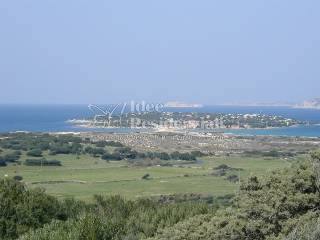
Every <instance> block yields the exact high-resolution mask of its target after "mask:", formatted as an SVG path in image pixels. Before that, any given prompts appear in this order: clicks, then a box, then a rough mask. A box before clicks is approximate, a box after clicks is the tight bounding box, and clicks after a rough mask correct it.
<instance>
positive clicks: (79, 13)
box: [0, 0, 320, 104]
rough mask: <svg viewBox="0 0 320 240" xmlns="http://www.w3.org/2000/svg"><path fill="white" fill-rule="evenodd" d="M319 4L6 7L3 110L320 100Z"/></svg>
mask: <svg viewBox="0 0 320 240" xmlns="http://www.w3.org/2000/svg"><path fill="white" fill-rule="evenodd" d="M319 11H320V1H319V0H314V1H312V0H306V1H301V0H296V1H295V0H258V1H257V0H251V1H246V0H242V1H239V0H234V1H231V0H230V1H229V0H219V1H214V0H207V1H205V0H201V1H196V0H193V1H187V0H145V1H140V0H128V1H121V0H114V1H108V0H100V1H99V0H97V1H89V0H87V1H82V0H73V1H72V0H25V1H23V0H21V1H14V0H3V1H1V2H0V87H1V88H0V89H1V91H0V103H110V102H112V103H115V102H121V101H128V100H132V99H135V100H146V101H154V102H156V101H167V100H180V101H188V102H200V103H207V104H215V103H226V102H236V101H241V102H244V101H274V100H276V101H300V100H303V99H306V98H307V99H308V98H312V97H317V96H318V97H319V96H320V93H319V90H320V46H319V45H320V27H319V24H320V14H319Z"/></svg>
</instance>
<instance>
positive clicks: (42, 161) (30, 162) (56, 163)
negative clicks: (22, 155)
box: [24, 159, 62, 166]
mask: <svg viewBox="0 0 320 240" xmlns="http://www.w3.org/2000/svg"><path fill="white" fill-rule="evenodd" d="M24 164H25V165H26V166H62V164H61V162H60V161H59V160H46V159H27V160H26V161H25V162H24Z"/></svg>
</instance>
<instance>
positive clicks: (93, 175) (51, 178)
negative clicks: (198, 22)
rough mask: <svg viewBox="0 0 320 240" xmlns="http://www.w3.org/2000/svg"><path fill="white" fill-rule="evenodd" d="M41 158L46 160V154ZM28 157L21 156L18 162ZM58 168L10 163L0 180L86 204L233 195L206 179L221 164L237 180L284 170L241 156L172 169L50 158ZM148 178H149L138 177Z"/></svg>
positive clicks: (233, 187) (230, 188)
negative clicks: (97, 198)
mask: <svg viewBox="0 0 320 240" xmlns="http://www.w3.org/2000/svg"><path fill="white" fill-rule="evenodd" d="M44 157H46V158H48V159H50V158H53V157H52V156H49V155H48V153H44ZM26 158H30V157H27V156H25V155H24V154H23V155H22V156H21V160H22V162H23V161H24V160H25V159H26ZM54 159H57V160H60V161H61V163H62V166H61V167H49V166H42V167H40V166H25V165H23V164H21V165H18V164H10V165H8V166H7V167H1V168H0V176H1V177H4V176H5V175H7V176H8V177H13V176H15V175H20V176H22V177H23V181H24V182H25V183H26V184H27V185H28V186H29V187H41V188H45V189H46V191H47V192H48V193H49V194H52V195H54V196H57V197H60V198H63V197H75V198H77V199H82V200H85V201H90V199H92V197H93V195H94V194H101V195H107V194H121V195H123V196H125V197H127V198H130V199H133V198H138V197H143V196H157V195H161V194H174V193H201V194H212V195H215V196H219V195H225V194H230V193H235V192H236V191H237V189H238V187H239V184H238V183H232V182H230V181H228V180H226V179H225V177H218V176H212V175H211V174H210V173H212V172H213V170H212V169H213V168H214V167H217V166H219V165H221V164H227V165H228V166H230V167H233V168H241V169H243V170H242V171H236V172H235V171H233V174H236V175H239V176H240V181H241V180H243V179H245V178H246V177H247V176H248V175H250V174H251V173H255V174H258V175H261V174H265V173H267V171H270V170H273V169H277V168H282V167H285V166H288V165H289V164H290V163H288V162H287V161H286V160H284V159H281V158H264V157H244V156H240V155H231V156H224V157H205V158H202V159H201V161H200V163H198V164H185V165H177V166H173V167H160V166H152V167H132V166H130V165H129V164H128V163H127V162H126V161H111V162H107V161H105V160H101V159H100V158H94V157H92V156H90V155H85V154H83V155H80V156H76V155H72V154H68V155H56V156H54ZM145 174H150V179H149V180H142V176H144V175H145Z"/></svg>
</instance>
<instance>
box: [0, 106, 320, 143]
mask: <svg viewBox="0 0 320 240" xmlns="http://www.w3.org/2000/svg"><path fill="white" fill-rule="evenodd" d="M170 110H171V111H179V112H188V111H198V112H208V113H213V112H219V113H262V114H267V115H278V116H283V117H289V118H295V119H298V120H303V121H308V122H310V125H309V126H297V127H289V128H275V129H239V130H234V129H233V130H226V131H225V132H227V133H232V134H238V135H275V136H307V137H320V125H319V124H320V110H316V109H294V108H288V107H239V106H205V107H202V108H192V109H188V108H181V109H178V108H175V109H170ZM89 117H93V113H92V112H91V111H90V110H89V108H88V106H87V105H0V132H13V131H32V132H61V131H63V132H67V131H73V132H77V131H104V132H106V131H108V132H131V131H137V130H136V129H119V128H114V129H85V128H78V127H74V126H73V125H71V124H70V123H67V122H66V121H67V120H69V119H83V118H89Z"/></svg>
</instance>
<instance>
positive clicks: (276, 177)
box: [0, 154, 320, 240]
mask: <svg viewBox="0 0 320 240" xmlns="http://www.w3.org/2000/svg"><path fill="white" fill-rule="evenodd" d="M319 166H320V156H319V154H313V156H312V160H309V159H307V160H305V161H303V162H300V163H296V164H294V165H293V166H292V167H290V168H287V169H283V170H277V171H273V172H271V173H269V174H268V175H267V176H265V177H264V178H258V177H256V176H251V177H249V178H248V179H247V180H246V181H245V182H243V183H242V184H241V186H240V188H239V192H238V193H237V195H236V197H235V198H234V199H233V203H232V205H231V206H226V205H225V204H224V205H223V206H220V208H218V204H215V203H207V202H202V201H194V200H192V201H188V200H186V201H182V202H181V201H180V202H166V203H164V202H160V201H154V200H148V199H140V200H136V201H127V200H125V199H123V198H121V197H119V196H113V197H101V196H96V197H95V201H94V202H93V203H91V204H85V203H82V202H79V201H74V200H66V201H58V200H57V199H55V198H53V197H51V196H48V195H46V194H45V193H44V192H43V191H41V190H28V189H26V188H25V186H24V185H23V184H21V183H18V182H16V181H13V180H8V179H5V180H1V182H0V206H1V209H0V210H1V212H0V236H1V239H16V238H20V239H24V240H50V239H53V240H71V239H72V240H74V239H92V240H94V239H128V240H129V239H148V238H149V239H154V240H160V239H163V240H164V239H176V240H180V239H181V240H184V239H186V240H188V239H190V240H201V239H213V240H216V239H217V240H220V239H221V240H222V239H239V240H240V239H252V240H254V239H270V240H271V239H272V240H276V239H288V240H293V239H301V240H302V239H308V240H315V239H319V236H320V225H319V224H320V195H319V186H320V185H319V179H320V178H319V174H318V173H319V169H320V167H319Z"/></svg>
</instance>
